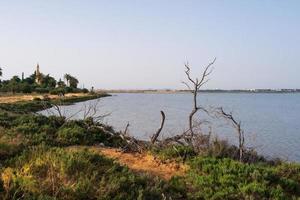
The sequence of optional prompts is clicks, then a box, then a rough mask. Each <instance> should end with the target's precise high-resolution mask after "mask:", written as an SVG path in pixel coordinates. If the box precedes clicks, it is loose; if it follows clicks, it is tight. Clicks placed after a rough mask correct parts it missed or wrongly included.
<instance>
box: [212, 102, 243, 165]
mask: <svg viewBox="0 0 300 200" xmlns="http://www.w3.org/2000/svg"><path fill="white" fill-rule="evenodd" d="M218 114H219V115H220V116H221V117H223V118H224V119H226V120H228V121H230V122H231V123H232V125H233V127H234V128H235V129H236V132H237V135H238V139H239V154H240V155H239V157H240V161H241V162H242V161H243V153H244V150H245V135H244V131H243V130H242V128H241V122H240V121H239V122H238V121H236V119H235V118H234V117H233V115H232V113H227V112H225V111H224V109H223V108H222V107H220V108H218Z"/></svg>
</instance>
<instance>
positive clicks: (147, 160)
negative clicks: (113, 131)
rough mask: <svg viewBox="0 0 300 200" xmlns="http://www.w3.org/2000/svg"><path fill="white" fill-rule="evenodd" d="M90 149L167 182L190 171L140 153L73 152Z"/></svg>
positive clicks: (115, 150) (117, 151) (105, 150)
mask: <svg viewBox="0 0 300 200" xmlns="http://www.w3.org/2000/svg"><path fill="white" fill-rule="evenodd" d="M83 148H88V149H89V150H91V151H93V152H95V153H101V154H102V155H104V156H106V157H108V158H112V159H115V160H116V161H117V162H119V163H120V164H122V165H125V166H127V167H128V168H129V169H131V170H133V171H135V172H142V173H148V174H150V175H153V176H158V177H160V178H163V179H165V180H170V179H171V178H172V177H173V176H184V175H185V173H186V171H187V170H188V166H187V165H184V164H181V163H176V162H171V161H170V162H162V161H161V160H159V159H157V158H155V157H154V156H152V155H150V154H146V153H143V154H139V153H123V152H120V151H119V150H118V149H115V148H104V147H82V146H81V147H79V146H76V147H71V148H70V149H71V150H77V149H83Z"/></svg>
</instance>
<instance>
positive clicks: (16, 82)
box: [7, 76, 21, 93]
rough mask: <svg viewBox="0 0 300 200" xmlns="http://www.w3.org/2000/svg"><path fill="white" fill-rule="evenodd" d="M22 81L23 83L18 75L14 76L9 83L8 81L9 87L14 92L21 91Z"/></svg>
mask: <svg viewBox="0 0 300 200" xmlns="http://www.w3.org/2000/svg"><path fill="white" fill-rule="evenodd" d="M20 83H21V79H20V78H19V77H18V76H13V77H12V78H11V79H10V80H9V83H8V85H7V87H8V89H9V90H10V91H11V92H13V93H15V92H19V90H20Z"/></svg>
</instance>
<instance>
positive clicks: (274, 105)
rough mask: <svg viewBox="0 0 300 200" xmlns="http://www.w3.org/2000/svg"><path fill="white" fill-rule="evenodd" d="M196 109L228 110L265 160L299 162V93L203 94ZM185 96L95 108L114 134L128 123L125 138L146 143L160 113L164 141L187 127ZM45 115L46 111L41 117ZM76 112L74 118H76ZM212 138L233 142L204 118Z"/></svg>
mask: <svg viewBox="0 0 300 200" xmlns="http://www.w3.org/2000/svg"><path fill="white" fill-rule="evenodd" d="M95 101H96V100H91V101H88V102H82V103H77V104H75V105H71V106H64V107H63V110H64V112H65V114H66V115H71V114H73V113H75V112H78V111H79V110H80V109H82V108H83V106H84V105H88V104H91V103H94V102H95ZM199 103H200V104H201V105H202V106H206V107H207V108H209V107H219V106H223V107H224V109H225V110H227V111H232V112H233V114H234V116H236V118H237V119H239V120H241V121H242V126H243V129H244V130H245V135H246V140H247V145H248V146H251V147H256V148H257V150H258V151H259V152H260V153H263V154H265V155H268V156H270V157H274V156H275V157H281V158H283V159H288V160H292V161H300V145H299V144H300V119H299V116H300V94H246V93H245V94H244V93H242V94H240V93H203V94H201V95H200V96H199ZM191 105H192V95H191V94H188V93H186V94H124V93H123V94H114V95H113V96H112V97H106V98H103V99H101V101H100V103H99V105H98V107H99V109H100V112H101V113H108V112H111V115H110V116H108V117H106V118H105V119H104V120H103V122H105V123H107V124H109V125H112V126H113V127H114V128H115V129H116V130H124V128H125V126H126V124H127V122H129V123H130V129H129V130H130V133H131V134H132V135H134V136H136V137H138V138H141V139H148V138H149V137H150V135H152V134H153V133H154V132H155V131H156V130H157V128H158V127H159V124H160V110H164V111H165V113H166V124H165V128H164V130H163V132H162V135H163V136H164V137H166V136H168V135H174V134H178V133H180V132H182V131H183V130H185V129H186V128H187V124H188V123H187V119H188V118H187V117H188V115H189V113H190V110H191V108H192V106H191ZM42 113H43V114H47V112H46V111H43V112H42ZM82 115H83V114H82V113H78V114H77V115H76V116H75V118H82ZM197 117H198V118H199V119H202V120H203V119H207V120H209V121H210V124H206V125H204V126H203V129H202V130H203V131H206V130H208V127H209V126H210V127H212V130H213V132H214V134H215V135H217V136H218V137H220V138H226V139H228V140H230V141H231V142H232V143H235V142H236V140H237V138H236V137H235V132H234V129H232V128H231V126H230V124H229V123H228V122H226V121H224V120H220V119H217V118H214V117H209V116H206V115H204V114H199V115H198V116H197Z"/></svg>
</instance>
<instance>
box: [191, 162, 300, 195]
mask: <svg viewBox="0 0 300 200" xmlns="http://www.w3.org/2000/svg"><path fill="white" fill-rule="evenodd" d="M189 164H190V167H191V169H190V172H189V176H188V178H187V182H188V183H189V184H190V185H192V188H193V189H192V191H193V193H190V194H189V195H190V196H191V198H192V197H193V198H196V199H296V198H297V197H299V196H300V182H299V180H300V179H299V177H300V175H299V170H300V165H297V164H288V165H278V166H269V165H266V164H244V163H241V162H238V161H234V160H232V159H228V158H226V159H217V158H211V157H195V158H193V159H192V160H191V161H190V163H189ZM291 167H292V168H293V170H290V169H291ZM291 171H292V172H293V176H289V174H290V173H289V172H291ZM297 172H298V173H297Z"/></svg>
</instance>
